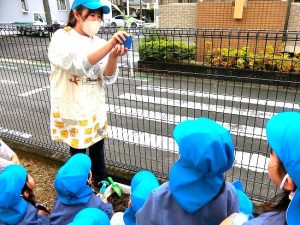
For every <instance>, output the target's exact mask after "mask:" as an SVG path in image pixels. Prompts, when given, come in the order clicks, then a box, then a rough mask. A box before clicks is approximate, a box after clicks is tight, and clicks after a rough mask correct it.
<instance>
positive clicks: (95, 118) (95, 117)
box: [93, 115, 97, 123]
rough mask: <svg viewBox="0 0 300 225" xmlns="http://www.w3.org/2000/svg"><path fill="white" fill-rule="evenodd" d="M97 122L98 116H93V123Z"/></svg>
mask: <svg viewBox="0 0 300 225" xmlns="http://www.w3.org/2000/svg"><path fill="white" fill-rule="evenodd" d="M96 120H97V116H96V115H93V122H94V123H95V122H96Z"/></svg>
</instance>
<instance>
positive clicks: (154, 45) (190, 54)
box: [139, 36, 196, 62]
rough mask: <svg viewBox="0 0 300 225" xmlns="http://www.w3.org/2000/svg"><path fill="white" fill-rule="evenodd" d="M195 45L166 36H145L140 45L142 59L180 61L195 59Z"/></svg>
mask: <svg viewBox="0 0 300 225" xmlns="http://www.w3.org/2000/svg"><path fill="white" fill-rule="evenodd" d="M195 50H196V48H195V45H188V44H186V43H184V42H182V41H175V40H168V39H167V38H166V37H164V36H150V37H147V36H146V37H145V39H144V40H143V41H141V43H140V45H139V55H140V59H141V60H142V61H166V62H179V61H183V60H193V59H195V52H196V51H195Z"/></svg>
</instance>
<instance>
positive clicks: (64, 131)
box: [60, 130, 69, 138]
mask: <svg viewBox="0 0 300 225" xmlns="http://www.w3.org/2000/svg"><path fill="white" fill-rule="evenodd" d="M60 136H61V137H62V138H68V137H69V132H68V131H67V130H62V131H61V132H60Z"/></svg>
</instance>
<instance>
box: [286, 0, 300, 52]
mask: <svg viewBox="0 0 300 225" xmlns="http://www.w3.org/2000/svg"><path fill="white" fill-rule="evenodd" d="M288 30H290V31H300V3H293V4H292V7H291V14H290V18H289V25H288ZM289 36H290V37H291V36H292V37H293V38H294V40H295V41H288V42H287V43H286V46H285V50H286V51H287V52H295V51H296V52H300V35H299V34H298V35H289Z"/></svg>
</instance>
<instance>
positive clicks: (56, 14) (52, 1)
mask: <svg viewBox="0 0 300 225" xmlns="http://www.w3.org/2000/svg"><path fill="white" fill-rule="evenodd" d="M48 2H49V8H50V11H51V19H52V21H53V22H66V21H67V19H68V16H69V13H70V8H71V7H70V3H71V2H70V3H69V2H68V0H66V7H67V10H58V8H57V2H56V0H48ZM72 3H73V1H72Z"/></svg>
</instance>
